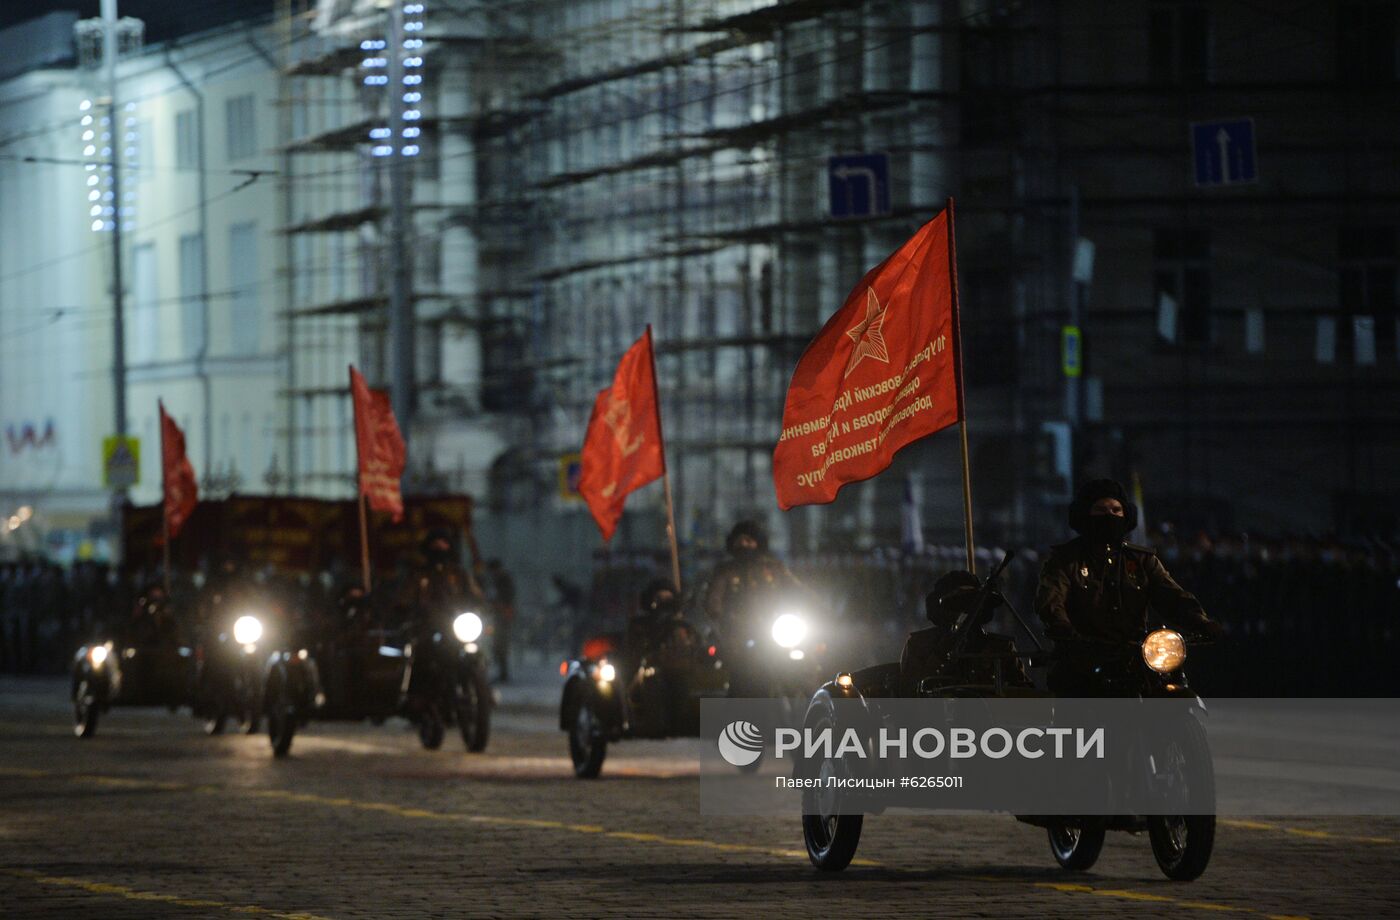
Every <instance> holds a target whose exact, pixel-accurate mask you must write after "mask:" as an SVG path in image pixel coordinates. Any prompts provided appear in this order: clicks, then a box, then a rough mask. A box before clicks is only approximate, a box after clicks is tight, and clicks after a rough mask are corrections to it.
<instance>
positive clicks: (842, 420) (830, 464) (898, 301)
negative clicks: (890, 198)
mask: <svg viewBox="0 0 1400 920" xmlns="http://www.w3.org/2000/svg"><path fill="white" fill-rule="evenodd" d="M953 261H954V260H953V229H952V222H951V216H950V211H946V210H945V211H944V212H943V213H941V214H939V215H938V216H937V217H935V218H934V219H933V220H931V221H929V222H928V223H926V224H924V225H923V226H922V227H920V228H919V232H918V233H915V234H914V236H913V237H911V238H910V239H909V241H908V242H906V243H905V244H904V245H903V246H901V247H899V249H898V250H896V251H895V252H894V253H893V254H892V255H891V256H890V257H889V258H887V259H886V260H885V261H883V262H881V263H880V264H879V265H877V266H876V267H875V268H873V269H871V270H870V272H869V273H867V274H866V276H865V277H864V278H862V279H861V281H860V284H858V285H856V287H855V289H854V290H853V291H851V293H850V295H848V296H847V297H846V303H845V305H843V306H842V307H841V309H840V310H838V311H837V312H836V314H835V315H834V316H832V317H831V319H829V320H827V323H826V325H825V326H823V327H822V330H821V332H820V333H818V334H817V337H816V338H815V339H813V340H812V343H811V344H810V345H808V346H807V350H806V351H805V352H803V353H802V358H801V359H800V360H799V361H798V362H797V369H796V370H795V371H794V372H793V375H792V383H791V384H789V386H788V393H787V401H786V403H785V404H784V406H783V428H782V433H781V435H780V437H779V438H778V445H777V447H776V448H775V449H774V451H773V485H774V486H775V487H776V488H777V491H778V505H779V506H780V507H781V508H783V509H784V510H786V509H788V508H792V507H795V506H797V505H813V504H825V503H826V502H829V501H831V500H833V499H834V498H836V493H837V492H839V491H840V490H841V487H842V486H843V485H845V484H846V483H848V482H858V481H860V480H863V479H869V478H870V477H872V476H874V475H876V474H878V473H879V472H880V471H882V470H884V469H885V468H886V467H888V466H889V465H890V463H891V462H892V461H893V460H894V455H895V454H896V453H897V452H898V451H899V449H900V448H902V447H904V446H905V445H907V444H910V443H912V442H914V441H917V440H918V439H920V438H922V437H925V436H927V435H930V434H933V433H934V432H936V431H941V430H942V429H944V428H947V427H948V426H949V425H952V424H954V423H955V422H957V421H959V420H960V419H961V418H962V393H961V387H960V385H959V379H960V377H959V372H958V361H959V360H960V359H959V355H958V349H959V343H958V321H957V298H956V284H957V281H956V276H955V274H954V267H953Z"/></svg>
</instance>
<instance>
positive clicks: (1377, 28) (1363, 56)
mask: <svg viewBox="0 0 1400 920" xmlns="http://www.w3.org/2000/svg"><path fill="white" fill-rule="evenodd" d="M1396 6H1397V4H1396V3H1395V2H1393V0H1388V2H1381V3H1377V2H1374V0H1372V2H1365V3H1342V4H1339V5H1338V8H1337V76H1338V78H1339V79H1340V80H1341V81H1342V82H1343V83H1350V84H1375V83H1382V84H1383V83H1394V82H1395V75H1396V66H1395V64H1396V58H1397V55H1396V41H1397V35H1396V23H1397V16H1396Z"/></svg>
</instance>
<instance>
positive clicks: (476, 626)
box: [452, 610, 484, 642]
mask: <svg viewBox="0 0 1400 920" xmlns="http://www.w3.org/2000/svg"><path fill="white" fill-rule="evenodd" d="M483 625H484V624H482V622H481V617H479V616H477V615H476V614H474V613H472V612H471V611H470V610H468V611H466V612H465V613H459V614H457V619H455V620H453V621H452V631H453V632H454V633H456V634H457V638H458V639H460V640H462V641H463V642H475V641H476V640H477V639H480V638H481V630H482V628H483Z"/></svg>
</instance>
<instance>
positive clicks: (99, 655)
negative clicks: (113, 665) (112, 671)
mask: <svg viewBox="0 0 1400 920" xmlns="http://www.w3.org/2000/svg"><path fill="white" fill-rule="evenodd" d="M106 660H107V646H105V645H94V646H93V647H92V648H90V649H88V661H91V662H92V666H93V667H94V668H100V667H102V662H104V661H106Z"/></svg>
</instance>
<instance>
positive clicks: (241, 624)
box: [233, 614, 263, 645]
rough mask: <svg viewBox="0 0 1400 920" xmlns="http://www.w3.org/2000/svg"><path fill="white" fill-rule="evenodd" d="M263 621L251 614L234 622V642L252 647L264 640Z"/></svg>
mask: <svg viewBox="0 0 1400 920" xmlns="http://www.w3.org/2000/svg"><path fill="white" fill-rule="evenodd" d="M262 634H263V625H262V620H259V619H258V618H257V617H255V616H252V615H251V614H244V615H243V616H241V617H239V618H238V619H236V620H234V621H233V641H235V642H237V643H238V644H239V645H252V644H253V643H254V642H257V641H258V640H259V639H261V638H262Z"/></svg>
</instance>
